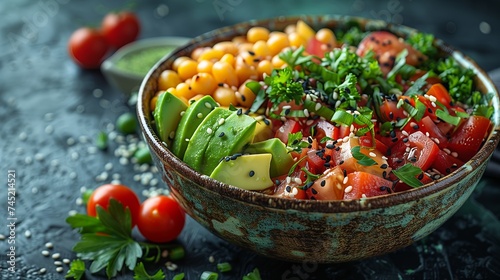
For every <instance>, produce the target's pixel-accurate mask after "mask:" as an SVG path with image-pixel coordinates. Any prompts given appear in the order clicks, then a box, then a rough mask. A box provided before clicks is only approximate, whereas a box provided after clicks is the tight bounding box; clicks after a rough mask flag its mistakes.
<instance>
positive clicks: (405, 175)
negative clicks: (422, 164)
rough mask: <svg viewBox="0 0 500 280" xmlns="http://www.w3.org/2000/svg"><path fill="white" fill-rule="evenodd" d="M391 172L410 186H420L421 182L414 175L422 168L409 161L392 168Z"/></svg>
mask: <svg viewBox="0 0 500 280" xmlns="http://www.w3.org/2000/svg"><path fill="white" fill-rule="evenodd" d="M392 173H394V175H396V177H398V178H399V180H401V181H403V183H405V184H407V185H408V186H410V187H412V188H418V187H420V186H422V182H420V181H419V180H418V179H417V178H416V176H418V175H420V174H422V169H420V168H418V167H416V166H415V165H413V164H411V163H407V164H405V165H403V166H401V167H400V168H398V169H396V170H392Z"/></svg>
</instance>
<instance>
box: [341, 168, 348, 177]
mask: <svg viewBox="0 0 500 280" xmlns="http://www.w3.org/2000/svg"><path fill="white" fill-rule="evenodd" d="M342 173H343V174H344V177H347V170H345V169H343V170H342Z"/></svg>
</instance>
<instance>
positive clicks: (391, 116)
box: [389, 112, 394, 120]
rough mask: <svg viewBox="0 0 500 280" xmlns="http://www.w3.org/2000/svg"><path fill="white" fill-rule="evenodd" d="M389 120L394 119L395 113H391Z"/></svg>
mask: <svg viewBox="0 0 500 280" xmlns="http://www.w3.org/2000/svg"><path fill="white" fill-rule="evenodd" d="M389 119H391V120H392V119H394V113H393V112H389Z"/></svg>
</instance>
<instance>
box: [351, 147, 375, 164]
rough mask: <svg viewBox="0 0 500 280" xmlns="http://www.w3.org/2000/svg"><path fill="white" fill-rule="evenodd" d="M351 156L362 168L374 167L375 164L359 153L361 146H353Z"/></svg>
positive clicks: (369, 158) (372, 160)
mask: <svg viewBox="0 0 500 280" xmlns="http://www.w3.org/2000/svg"><path fill="white" fill-rule="evenodd" d="M351 154H352V156H353V157H354V158H355V159H356V160H357V161H358V163H359V164H361V165H364V166H371V165H376V164H377V162H376V161H375V160H374V159H372V158H371V157H369V156H367V155H365V154H363V153H362V152H361V146H355V147H353V148H352V149H351Z"/></svg>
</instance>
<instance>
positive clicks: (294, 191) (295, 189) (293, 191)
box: [292, 188, 299, 196]
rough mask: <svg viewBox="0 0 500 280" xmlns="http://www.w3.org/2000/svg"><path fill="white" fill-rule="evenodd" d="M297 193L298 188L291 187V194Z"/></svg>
mask: <svg viewBox="0 0 500 280" xmlns="http://www.w3.org/2000/svg"><path fill="white" fill-rule="evenodd" d="M298 193H299V190H298V189H297V188H293V189H292V194H293V195H294V196H295V195H297V194H298Z"/></svg>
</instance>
